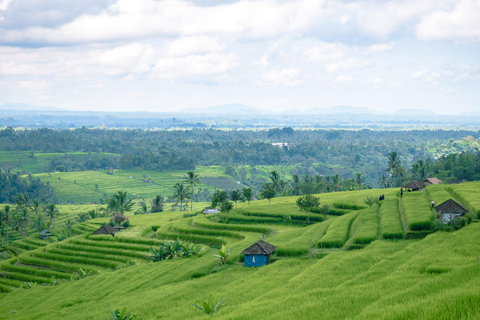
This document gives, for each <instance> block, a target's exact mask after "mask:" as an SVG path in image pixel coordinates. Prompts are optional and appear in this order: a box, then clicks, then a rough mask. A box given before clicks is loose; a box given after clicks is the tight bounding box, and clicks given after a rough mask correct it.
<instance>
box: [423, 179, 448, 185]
mask: <svg viewBox="0 0 480 320" xmlns="http://www.w3.org/2000/svg"><path fill="white" fill-rule="evenodd" d="M422 183H423V184H424V185H425V186H429V185H431V184H442V183H443V181H442V180H440V179H438V178H427V179H425V180H423V181H422Z"/></svg>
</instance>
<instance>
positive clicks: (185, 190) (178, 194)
mask: <svg viewBox="0 0 480 320" xmlns="http://www.w3.org/2000/svg"><path fill="white" fill-rule="evenodd" d="M173 189H174V192H173V196H172V197H173V198H174V199H177V204H178V202H180V208H181V209H180V210H182V209H183V203H184V202H185V200H187V199H189V198H190V194H191V193H190V187H185V186H184V184H183V182H177V183H176V184H175V186H174V187H173Z"/></svg>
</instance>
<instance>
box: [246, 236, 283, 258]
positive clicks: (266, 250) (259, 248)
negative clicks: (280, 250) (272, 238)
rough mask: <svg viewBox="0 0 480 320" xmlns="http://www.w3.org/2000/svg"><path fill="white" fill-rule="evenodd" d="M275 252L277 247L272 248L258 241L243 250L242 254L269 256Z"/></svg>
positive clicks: (268, 244)
mask: <svg viewBox="0 0 480 320" xmlns="http://www.w3.org/2000/svg"><path fill="white" fill-rule="evenodd" d="M275 250H277V247H275V246H272V245H271V244H270V243H267V242H265V241H263V240H258V241H257V242H255V243H254V244H252V245H251V246H250V247H248V248H247V249H245V250H243V252H242V254H263V255H269V254H271V253H272V252H273V251H275Z"/></svg>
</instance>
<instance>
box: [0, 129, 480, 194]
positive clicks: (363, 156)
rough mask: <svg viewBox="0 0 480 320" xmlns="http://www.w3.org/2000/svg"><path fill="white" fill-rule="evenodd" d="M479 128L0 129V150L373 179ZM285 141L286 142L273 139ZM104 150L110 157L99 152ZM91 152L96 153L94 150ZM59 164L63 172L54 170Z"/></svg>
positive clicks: (126, 164) (464, 147)
mask: <svg viewBox="0 0 480 320" xmlns="http://www.w3.org/2000/svg"><path fill="white" fill-rule="evenodd" d="M479 137H480V133H479V132H472V131H447V130H424V131H419V130H417V131H373V130H358V131H354V130H294V129H292V128H283V129H270V130H260V131H247V130H232V131H224V130H214V129H194V130H172V131H145V130H100V129H85V128H82V129H75V130H52V129H38V130H25V131H20V130H13V129H12V128H6V129H3V130H0V150H1V151H24V152H30V153H32V154H31V156H32V157H34V156H35V154H34V153H33V152H32V150H34V152H37V153H38V152H42V153H44V152H55V153H71V152H86V153H90V154H92V155H96V154H97V153H98V154H99V156H98V157H97V158H96V159H93V158H89V159H86V158H80V159H78V158H75V157H72V156H70V155H68V154H67V155H66V156H64V157H56V158H55V159H52V160H50V161H49V163H47V164H46V167H47V168H46V170H47V171H53V170H55V171H62V170H65V171H79V170H98V169H110V168H114V169H118V168H121V169H148V170H175V169H176V170H192V169H194V168H195V166H196V165H225V166H243V165H283V166H287V165H297V164H301V165H302V166H301V168H302V169H299V171H297V172H295V173H296V174H299V175H300V176H302V175H306V174H308V175H311V176H314V175H323V176H327V175H332V176H333V175H335V174H339V175H340V176H342V177H344V178H348V179H352V178H354V177H355V174H357V173H359V172H360V173H362V174H363V176H364V177H365V179H366V182H367V183H368V184H370V185H375V184H376V183H377V181H378V178H379V177H380V176H381V174H382V173H383V172H384V168H385V167H386V166H387V163H388V160H387V157H388V153H389V152H390V151H392V150H395V151H396V152H397V153H398V157H399V158H400V159H401V160H402V163H403V165H404V166H406V167H409V166H410V165H412V164H413V163H415V162H416V161H418V160H424V161H426V160H427V159H429V158H430V159H435V158H438V157H442V156H443V157H444V156H447V155H449V154H452V153H459V152H464V151H473V150H475V148H478V147H480V145H479V143H478V138H479ZM272 143H287V144H288V146H278V145H272ZM103 153H109V154H110V155H103ZM92 157H93V156H92ZM58 169H61V170H58Z"/></svg>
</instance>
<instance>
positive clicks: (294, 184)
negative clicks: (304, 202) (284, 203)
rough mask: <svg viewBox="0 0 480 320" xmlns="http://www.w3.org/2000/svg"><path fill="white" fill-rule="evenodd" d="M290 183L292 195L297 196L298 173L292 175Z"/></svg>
mask: <svg viewBox="0 0 480 320" xmlns="http://www.w3.org/2000/svg"><path fill="white" fill-rule="evenodd" d="M290 185H291V186H292V195H294V196H298V195H299V194H300V178H299V177H298V174H294V175H293V176H292V182H291V183H290Z"/></svg>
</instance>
